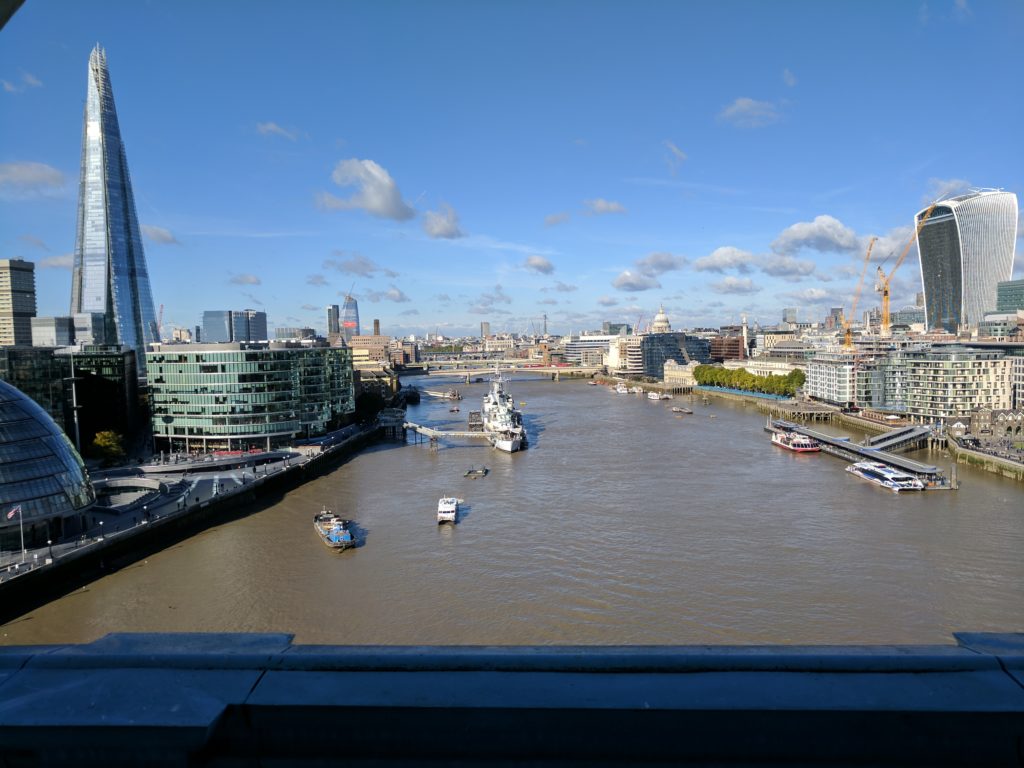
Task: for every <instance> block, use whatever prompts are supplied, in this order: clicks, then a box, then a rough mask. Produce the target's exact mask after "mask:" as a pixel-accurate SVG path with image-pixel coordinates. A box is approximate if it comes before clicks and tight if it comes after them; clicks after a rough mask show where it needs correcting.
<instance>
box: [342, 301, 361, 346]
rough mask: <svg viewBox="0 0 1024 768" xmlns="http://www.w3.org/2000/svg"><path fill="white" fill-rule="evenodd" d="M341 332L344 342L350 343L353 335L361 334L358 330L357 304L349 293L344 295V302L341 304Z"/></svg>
mask: <svg viewBox="0 0 1024 768" xmlns="http://www.w3.org/2000/svg"><path fill="white" fill-rule="evenodd" d="M341 333H342V335H343V336H344V337H345V343H346V344H351V343H352V337H353V336H361V335H362V334H361V333H360V332H359V305H358V304H357V303H356V297H355V296H353V295H352V294H351V293H350V294H348V295H347V296H346V297H345V302H344V303H343V304H342V305H341Z"/></svg>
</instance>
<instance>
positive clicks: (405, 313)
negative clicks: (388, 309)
mask: <svg viewBox="0 0 1024 768" xmlns="http://www.w3.org/2000/svg"><path fill="white" fill-rule="evenodd" d="M419 313H420V311H419V310H418V309H404V310H402V311H401V312H399V313H398V314H400V315H403V316H405V317H411V316H412V315H418V314H419Z"/></svg>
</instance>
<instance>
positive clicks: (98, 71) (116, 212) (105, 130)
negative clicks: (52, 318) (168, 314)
mask: <svg viewBox="0 0 1024 768" xmlns="http://www.w3.org/2000/svg"><path fill="white" fill-rule="evenodd" d="M80 312H93V313H100V314H102V315H103V316H104V325H105V332H106V337H107V338H106V341H107V342H108V343H117V344H124V345H125V346H127V347H131V348H132V349H134V350H135V353H136V362H137V365H138V371H139V376H145V372H146V356H145V352H146V345H147V344H149V343H151V342H153V341H158V340H159V339H158V331H157V327H156V326H157V323H156V313H155V312H154V311H153V296H152V293H151V292H150V287H149V272H148V270H147V269H146V256H145V253H144V252H143V250H142V234H141V232H140V230H139V221H138V217H137V215H136V213H135V198H134V195H133V194H132V184H131V178H130V176H129V174H128V161H127V159H126V157H125V151H124V144H123V142H122V141H121V130H120V127H119V126H118V122H117V111H116V109H115V108H114V94H113V92H112V91H111V88H110V75H109V73H108V72H107V55H106V52H105V51H104V50H103V48H101V47H100V45H99V43H97V44H96V47H95V48H93V50H92V53H91V54H90V56H89V81H88V92H87V94H86V102H85V117H84V120H83V127H82V169H81V177H80V180H79V185H78V226H77V231H76V234H75V258H74V267H73V272H72V279H71V313H72V314H77V313H80Z"/></svg>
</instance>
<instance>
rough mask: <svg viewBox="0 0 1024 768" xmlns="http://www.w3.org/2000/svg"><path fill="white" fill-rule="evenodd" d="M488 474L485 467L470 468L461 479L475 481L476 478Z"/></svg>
mask: <svg viewBox="0 0 1024 768" xmlns="http://www.w3.org/2000/svg"><path fill="white" fill-rule="evenodd" d="M488 472H490V470H489V469H487V467H470V468H469V469H467V470H466V474H465V475H463V477H468V478H470V479H471V480H475V479H476V478H478V477H487V473H488Z"/></svg>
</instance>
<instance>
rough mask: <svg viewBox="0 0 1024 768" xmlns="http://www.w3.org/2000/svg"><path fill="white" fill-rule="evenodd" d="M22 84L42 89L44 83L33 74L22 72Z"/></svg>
mask: <svg viewBox="0 0 1024 768" xmlns="http://www.w3.org/2000/svg"><path fill="white" fill-rule="evenodd" d="M21 82H23V83H24V84H25V85H27V86H28V87H29V88H42V87H43V81H42V80H40V79H39V78H38V77H36V76H35V75H33V74H32V73H31V72H26V71H25V70H21Z"/></svg>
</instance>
